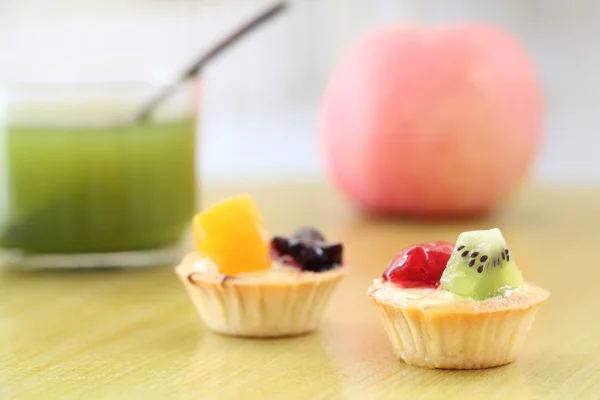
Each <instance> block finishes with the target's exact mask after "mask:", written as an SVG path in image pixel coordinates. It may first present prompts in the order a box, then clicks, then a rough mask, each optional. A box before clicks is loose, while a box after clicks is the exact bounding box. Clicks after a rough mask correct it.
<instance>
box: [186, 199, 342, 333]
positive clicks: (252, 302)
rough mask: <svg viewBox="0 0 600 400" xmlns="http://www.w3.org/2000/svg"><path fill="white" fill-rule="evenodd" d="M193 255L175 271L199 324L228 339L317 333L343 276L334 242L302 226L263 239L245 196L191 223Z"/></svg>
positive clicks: (339, 247) (217, 206)
mask: <svg viewBox="0 0 600 400" xmlns="http://www.w3.org/2000/svg"><path fill="white" fill-rule="evenodd" d="M192 226H193V231H194V236H195V242H196V250H197V251H195V252H193V253H190V254H188V255H187V256H185V257H184V259H183V260H182V261H181V263H180V264H179V265H178V266H177V267H176V269H175V271H176V273H177V275H178V276H179V278H180V279H181V281H182V282H183V284H184V286H185V288H186V290H187V292H188V294H189V295H190V297H191V300H192V302H193V303H194V306H195V307H196V309H197V310H198V313H199V314H200V317H201V319H202V320H203V321H204V323H205V325H206V326H207V327H208V328H210V329H212V330H213V331H216V332H220V333H223V334H228V335H234V336H248V337H279V336H291V335H299V334H303V333H307V332H310V331H313V330H315V329H316V328H317V325H318V324H319V321H320V320H321V317H322V315H323V311H324V309H325V307H326V305H327V303H328V300H329V297H330V295H331V293H332V292H333V290H334V289H335V286H336V285H337V283H338V282H339V281H340V280H341V279H342V277H343V276H344V275H345V274H346V269H347V268H346V267H344V266H343V260H342V250H343V248H342V245H341V244H339V243H328V242H327V241H326V240H325V237H324V236H323V235H322V234H321V233H319V232H318V231H317V230H315V229H312V228H308V227H302V228H299V229H297V230H296V231H295V232H294V233H293V234H292V235H291V236H290V237H289V238H288V237H283V236H275V237H273V238H272V239H270V238H269V236H268V235H267V232H266V230H265V227H264V223H263V221H262V218H261V215H260V213H259V211H258V208H257V207H256V205H255V204H254V202H253V201H252V199H251V198H250V197H249V196H247V195H240V196H236V197H233V198H230V199H227V200H224V201H222V202H220V203H218V204H215V205H213V206H211V207H209V208H208V209H206V210H204V211H203V212H201V213H199V214H198V215H196V216H195V217H194V219H193V222H192Z"/></svg>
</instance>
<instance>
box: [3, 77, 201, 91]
mask: <svg viewBox="0 0 600 400" xmlns="http://www.w3.org/2000/svg"><path fill="white" fill-rule="evenodd" d="M173 81H174V78H171V79H170V80H169V79H144V80H141V79H140V80H133V79H122V80H119V79H102V80H100V79H86V80H80V79H77V80H46V81H41V80H40V81H35V80H29V81H8V82H2V81H0V91H1V90H45V89H48V90H74V89H83V90H98V89H101V90H107V89H123V88H135V89H150V88H160V87H163V86H166V85H169V84H171V83H173ZM190 81H193V82H194V84H198V82H199V81H200V77H199V75H198V76H196V78H194V79H193V80H192V79H189V80H188V83H189V82H190ZM181 85H182V86H186V83H185V82H184V83H182V84H181Z"/></svg>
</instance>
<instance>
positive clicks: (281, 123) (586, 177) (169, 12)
mask: <svg viewBox="0 0 600 400" xmlns="http://www.w3.org/2000/svg"><path fill="white" fill-rule="evenodd" d="M599 3H600V2H596V1H594V0H589V1H586V0H574V1H569V2H567V1H563V0H554V1H553V0H528V1H522V0H499V1H494V0H487V1H481V0H470V1H468V0H453V1H447V0H418V1H417V0H406V1H404V0H304V1H302V0H299V1H295V2H292V7H291V8H290V9H289V10H288V12H286V14H285V15H284V16H282V17H280V18H279V19H277V20H276V21H274V22H273V23H271V24H270V25H269V26H266V27H264V28H262V29H261V30H260V31H259V32H257V33H256V34H253V35H252V36H251V37H250V38H248V39H247V40H244V41H243V42H242V43H240V44H239V45H237V46H236V47H235V48H233V49H232V50H231V51H229V52H228V53H226V54H224V55H223V56H222V57H221V58H219V59H217V60H215V62H214V63H213V64H212V65H211V66H210V67H209V68H208V69H207V70H206V71H204V73H203V89H204V90H203V101H204V107H203V111H202V121H201V130H202V135H201V140H200V154H201V157H200V165H199V168H201V171H202V176H203V178H204V179H209V180H224V179H240V178H265V177H270V178H288V179H318V178H320V177H322V176H323V171H322V168H321V161H320V154H319V151H318V140H317V139H318V138H317V135H318V132H317V129H316V126H317V117H318V108H319V99H320V95H321V92H322V90H323V87H324V85H325V83H326V81H327V77H328V75H329V73H330V71H331V69H332V68H333V66H334V65H335V62H336V60H337V59H338V57H339V56H340V55H341V54H342V52H343V51H344V49H345V48H347V47H348V46H349V45H350V44H351V43H352V41H353V40H355V39H356V38H357V37H358V36H359V35H360V34H362V33H364V32H365V31H367V30H368V29H370V28H373V27H376V26H378V25H380V24H384V23H389V22H394V21H396V22H427V23H433V22H446V21H465V20H474V21H488V22H492V23H495V24H497V25H500V26H503V27H505V28H506V29H508V30H510V31H511V32H512V33H513V34H514V35H516V36H517V37H518V38H520V39H521V40H522V42H523V43H524V45H525V46H526V47H527V48H528V49H529V51H530V53H531V55H532V57H533V59H534V61H535V63H536V65H537V67H538V70H539V72H540V75H541V78H542V81H543V84H544V91H545V102H546V109H547V115H546V129H545V141H544V145H543V149H542V153H541V154H540V157H539V158H538V160H537V163H536V165H535V167H534V170H533V178H534V179H535V180H537V181H539V182H542V183H553V184H560V185H581V184H585V185H596V186H600V152H599V150H598V148H599V147H600V138H599V135H600V115H599V111H600V77H599V71H600V24H598V21H599V20H600V4H599ZM264 4H269V2H266V1H259V0H256V1H255V0H204V1H203V0H197V1H192V0H187V1H180V0H138V1H134V0H131V1H126V0H123V1H118V0H117V1H102V2H98V1H84V0H79V1H60V0H54V1H45V0H37V1H31V0H21V1H17V0H0V79H2V81H3V82H15V81H20V82H23V81H32V80H38V81H39V80H41V81H45V80H65V79H66V80H77V79H81V80H90V79H106V80H114V79H118V80H142V81H143V80H162V79H168V78H169V77H170V76H172V75H173V74H175V73H176V72H177V71H179V70H180V69H181V67H182V66H183V65H185V64H186V63H187V62H189V61H190V60H191V59H193V58H194V55H195V54H198V52H199V51H201V50H202V49H204V48H206V47H207V46H208V45H209V44H210V43H211V42H212V41H214V40H215V39H216V38H218V37H219V36H221V35H222V34H223V33H225V32H227V31H228V30H230V29H231V28H232V27H233V26H234V25H235V24H236V23H239V21H242V20H244V19H245V18H247V17H248V16H249V15H251V14H252V13H253V12H255V10H257V9H260V8H261V5H264Z"/></svg>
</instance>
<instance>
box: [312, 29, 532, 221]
mask: <svg viewBox="0 0 600 400" xmlns="http://www.w3.org/2000/svg"><path fill="white" fill-rule="evenodd" d="M541 103H542V100H541V93H540V88H539V85H538V81H537V78H536V74H535V73H534V70H533V68H532V65H531V63H530V60H529V58H528V56H527V54H526V53H525V52H524V50H523V49H522V48H521V46H520V45H519V43H518V42H517V41H516V40H515V39H513V38H512V37H511V36H510V35H508V34H507V33H505V32H503V31H501V30H499V29H496V28H493V27H489V26H482V25H471V24H463V25H452V26H438V27H421V26H400V25H395V26H386V27H383V28H380V29H377V30H375V31H373V32H371V33H369V34H367V35H366V36H365V37H363V38H362V39H361V40H359V41H358V42H357V43H356V44H355V45H354V46H352V47H351V48H350V50H349V51H348V52H347V53H346V54H345V56H344V57H343V58H342V59H341V61H340V62H339V64H338V65H337V67H336V68H335V70H334V71H333V74H332V76H331V78H330V81H329V83H328V85H327V88H326V90H325V94H324V97H323V102H322V110H321V124H320V127H321V134H322V142H323V143H322V144H323V149H324V154H325V159H326V162H327V167H328V169H329V171H330V172H331V176H332V177H333V180H334V181H335V182H336V183H337V184H338V186H339V187H340V188H341V190H342V191H343V192H344V193H345V194H346V195H347V196H348V197H349V198H350V199H351V200H352V201H353V202H354V203H355V204H356V205H358V206H359V207H360V208H362V209H364V210H367V211H370V212H376V213H385V214H395V215H412V216H455V215H465V214H478V213H483V212H487V211H490V210H492V209H494V208H495V207H496V206H498V205H499V204H501V203H502V202H503V201H504V200H505V199H507V197H508V196H509V195H510V194H511V193H512V192H513V191H514V190H515V189H516V188H517V187H518V186H519V184H520V183H521V182H522V180H523V178H524V177H525V175H526V172H527V171H528V169H529V167H530V165H531V163H532V160H533V158H534V155H535V154H536V150H537V149H538V147H539V144H540V139H541V126H542V104H541Z"/></svg>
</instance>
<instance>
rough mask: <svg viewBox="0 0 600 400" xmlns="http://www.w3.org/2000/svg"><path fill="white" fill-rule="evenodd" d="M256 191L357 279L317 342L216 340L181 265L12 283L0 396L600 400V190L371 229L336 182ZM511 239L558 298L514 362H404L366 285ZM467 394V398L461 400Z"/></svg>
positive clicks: (7, 283) (18, 277) (276, 217)
mask: <svg viewBox="0 0 600 400" xmlns="http://www.w3.org/2000/svg"><path fill="white" fill-rule="evenodd" d="M237 191H246V192H249V193H250V194H252V195H253V196H254V197H255V199H256V201H257V202H258V203H259V205H260V206H261V208H262V210H263V213H264V217H265V220H266V222H267V224H268V226H269V228H270V230H271V232H272V233H284V234H285V233H289V232H290V230H291V229H293V228H294V227H295V226H297V225H299V224H311V225H315V226H318V227H321V228H322V229H323V231H324V232H325V233H326V234H327V235H328V236H329V237H330V238H331V239H339V240H342V241H343V242H344V243H345V244H346V249H347V252H346V255H347V261H348V263H349V264H351V265H352V273H351V274H350V275H349V276H348V277H347V278H346V279H345V280H344V281H343V282H342V283H341V284H340V286H339V287H338V290H337V292H336V293H335V295H334V297H333V300H332V302H331V304H330V307H329V309H328V311H327V312H326V315H325V317H324V321H323V323H322V325H321V328H320V330H319V331H318V332H316V333H314V334H310V335H307V336H303V337H298V338H290V339H277V340H248V339H237V338H230V337H224V336H219V335H216V334H213V333H210V332H207V331H206V330H205V329H204V328H203V326H202V324H201V322H200V321H199V319H198V318H197V317H196V314H195V312H194V309H193V308H192V305H191V303H190V302H189V301H188V299H187V297H186V294H185V292H184V290H183V288H182V286H181V284H180V283H179V281H177V279H176V278H175V275H174V274H173V270H172V266H169V267H164V268H153V269H144V270H111V271H87V272H86V271H79V272H36V273H31V272H29V273H28V272H16V271H4V272H2V273H0V398H1V399H71V398H73V399H138V398H139V399H213V398H215V399H216V398H223V399H255V398H256V399H271V398H285V399H386V398H389V399H415V398H433V399H436V398H454V396H457V397H456V398H460V399H467V398H479V399H487V398H494V399H496V398H497V399H502V400H504V399H510V398H515V399H529V398H539V399H600V311H599V308H600V301H599V300H598V299H599V298H600V297H599V296H598V292H599V291H600V283H599V282H600V263H599V262H598V260H596V259H595V254H596V253H595V251H596V250H598V248H599V247H600V229H599V228H598V227H597V226H596V224H599V225H600V192H593V191H589V190H579V191H575V190H557V189H539V190H526V191H524V192H523V193H522V194H521V195H520V196H519V197H518V199H517V200H516V201H515V202H513V203H512V204H510V205H508V206H507V207H506V208H504V210H503V211H501V212H500V213H497V214H496V215H495V216H494V217H491V218H488V219H479V220H472V221H446V222H442V223H434V222H428V223H419V222H415V221H407V220H395V221H391V220H387V221H386V220H370V219H368V218H365V217H361V216H360V215H358V214H356V213H354V212H352V211H351V210H350V209H349V208H348V207H347V206H346V205H345V203H344V202H343V201H341V200H340V199H339V197H338V196H337V194H335V192H334V191H333V190H331V189H330V188H328V187H327V186H325V185H320V184H302V185H300V184H297V185H289V184H288V185H245V186H238V187H221V188H212V189H210V190H207V191H206V192H207V193H205V196H204V199H205V201H206V202H212V201H214V200H217V199H220V198H222V197H223V196H226V195H229V194H233V193H235V192H237ZM494 226H497V227H500V228H501V229H502V231H503V232H504V235H505V237H506V239H507V241H508V244H509V246H510V247H511V250H512V253H513V254H514V255H515V258H516V259H517V262H518V263H519V265H520V267H521V269H522V271H523V274H524V275H525V277H526V279H528V280H531V281H533V282H536V283H538V284H539V285H541V286H543V287H545V288H547V289H548V290H549V291H550V292H551V296H550V299H549V300H548V302H547V303H546V304H545V305H544V306H543V307H542V308H541V310H540V312H539V313H538V317H537V319H536V322H535V323H534V325H533V328H532V331H531V332H530V335H529V337H528V340H527V343H526V347H525V349H524V350H523V351H522V353H521V355H520V357H519V359H518V361H517V362H515V363H513V364H511V365H508V366H505V367H500V368H494V369H489V370H480V371H435V370H426V369H419V368H414V367H409V366H406V365H404V364H402V363H401V362H399V361H398V360H396V359H395V358H394V356H393V355H392V351H391V346H390V344H389V342H388V340H387V338H386V335H385V333H384V329H383V326H382V325H381V324H380V322H379V319H378V318H379V317H378V315H377V314H376V310H375V308H374V307H373V306H372V305H371V304H370V302H369V301H368V300H367V298H366V297H365V289H366V287H367V286H368V285H369V283H370V282H371V280H372V279H373V278H374V277H376V276H378V275H379V274H380V273H381V272H382V270H383V269H384V267H385V266H386V264H387V262H388V260H389V259H390V258H391V257H392V256H393V255H394V253H395V252H396V251H397V250H399V249H401V248H402V247H404V246H406V245H409V244H411V243H415V242H421V241H426V240H432V239H441V240H448V241H452V242H453V241H455V239H456V237H457V235H458V233H459V232H461V231H464V230H471V229H482V228H489V227H494ZM458 396H460V397H458Z"/></svg>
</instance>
